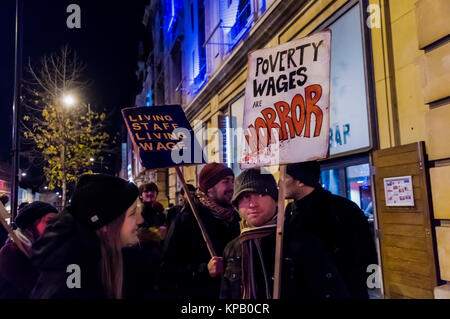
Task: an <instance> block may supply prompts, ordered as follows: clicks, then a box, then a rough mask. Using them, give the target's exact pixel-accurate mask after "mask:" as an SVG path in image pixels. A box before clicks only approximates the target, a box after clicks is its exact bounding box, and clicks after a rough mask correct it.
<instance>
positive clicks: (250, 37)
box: [125, 0, 450, 298]
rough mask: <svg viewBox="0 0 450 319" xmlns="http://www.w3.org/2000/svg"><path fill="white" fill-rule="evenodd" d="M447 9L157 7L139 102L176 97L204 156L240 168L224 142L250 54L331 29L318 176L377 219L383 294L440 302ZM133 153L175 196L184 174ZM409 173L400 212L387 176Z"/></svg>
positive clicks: (292, 0) (199, 3)
mask: <svg viewBox="0 0 450 319" xmlns="http://www.w3.org/2000/svg"><path fill="white" fill-rule="evenodd" d="M448 16H450V2H449V1H447V0H410V1H393V0H370V1H368V0H300V1H299V0H271V1H269V0H220V1H206V0H205V1H204V0H159V1H156V0H155V1H150V3H149V5H148V6H147V8H146V12H145V16H144V24H146V25H147V30H148V34H147V36H146V39H144V40H143V44H142V46H141V62H140V71H139V72H140V73H139V75H140V78H141V80H142V92H141V93H140V94H139V95H138V96H137V98H136V105H139V106H142V105H149V106H150V105H158V104H181V105H182V106H183V108H184V110H185V113H186V115H187V117H188V119H189V120H190V122H191V125H192V127H193V128H194V130H195V132H196V135H197V138H198V139H199V140H201V141H202V142H203V146H204V153H205V157H206V159H207V161H208V162H210V161H221V162H224V163H226V164H227V165H229V166H230V167H232V168H233V170H234V171H235V173H236V174H238V173H239V172H240V170H239V166H238V165H237V155H236V152H233V150H235V149H236V148H237V145H236V141H235V140H233V139H230V138H228V139H227V136H229V135H228V132H229V130H230V129H232V128H239V127H242V121H243V108H244V93H245V83H246V78H247V74H246V73H247V55H248V53H249V52H251V51H253V50H257V49H261V48H264V47H269V46H275V45H278V44H282V43H286V42H289V41H291V40H294V39H298V38H301V37H304V36H307V35H308V34H311V33H313V32H317V31H320V30H324V29H330V30H331V31H332V46H331V47H332V52H331V61H332V62H331V63H332V65H331V97H330V99H331V100H330V157H329V158H328V159H327V160H324V161H321V169H322V173H321V180H322V184H323V185H324V187H325V188H327V189H329V190H330V191H332V192H333V193H335V194H340V195H341V196H345V197H348V198H349V199H351V200H353V201H354V202H356V203H357V204H358V205H359V206H360V207H361V209H362V210H363V211H364V212H365V214H366V216H367V217H368V220H369V222H370V223H371V224H372V227H373V231H374V237H375V238H376V241H377V246H378V251H379V264H380V265H381V268H379V269H377V270H374V271H375V272H377V273H378V274H381V276H382V277H381V278H382V281H381V282H380V283H375V284H374V287H378V288H380V291H381V294H382V295H383V296H384V297H386V298H434V297H435V295H436V296H437V297H440V296H443V294H444V295H445V292H446V291H448V290H447V289H446V288H447V285H446V281H447V280H450V253H449V251H450V238H449V237H450V223H449V222H448V220H449V219H450V202H449V200H448V194H449V193H450V186H449V184H448V182H447V181H448V180H449V177H450V142H449V139H447V138H445V136H446V133H445V131H446V128H447V124H448V123H450V62H449V59H450V45H449V41H448V39H449V34H450V24H448V23H447V17H448ZM217 135H221V138H216V137H217ZM131 148H132V147H131V144H130V143H128V145H126V151H125V153H126V155H127V158H128V159H127V163H126V165H128V168H130V170H129V172H128V173H127V175H126V176H127V177H131V178H134V180H136V181H143V180H153V181H156V182H157V183H158V185H159V186H160V195H159V199H160V200H161V201H162V202H163V203H165V204H168V203H169V202H172V203H174V202H175V198H176V196H175V193H176V191H177V190H179V189H180V186H179V182H178V181H177V178H176V174H175V172H174V171H173V170H172V169H168V170H157V171H155V172H144V171H143V170H142V168H141V167H140V166H139V163H137V162H136V159H135V157H134V156H133V152H132V150H131ZM200 169H201V166H188V167H184V169H183V173H184V176H185V179H186V181H187V182H188V183H192V184H194V185H196V184H197V180H198V172H199V171H200ZM275 175H276V174H275ZM404 176H411V179H410V181H411V185H410V186H411V187H412V189H411V191H412V192H413V200H414V204H413V205H412V206H411V205H410V206H392V205H391V204H390V201H389V200H388V196H387V195H386V194H387V191H388V186H387V185H388V184H386V180H385V178H394V177H404ZM385 188H386V189H385ZM375 281H376V280H375ZM436 287H438V288H436Z"/></svg>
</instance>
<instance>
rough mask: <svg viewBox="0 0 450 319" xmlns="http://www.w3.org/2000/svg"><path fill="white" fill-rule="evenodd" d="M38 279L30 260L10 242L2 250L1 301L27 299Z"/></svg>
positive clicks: (0, 271)
mask: <svg viewBox="0 0 450 319" xmlns="http://www.w3.org/2000/svg"><path fill="white" fill-rule="evenodd" d="M36 279H37V273H36V271H35V269H34V268H33V266H32V265H31V262H30V259H28V257H26V256H25V255H24V253H23V252H22V251H21V250H20V249H19V247H17V245H16V244H15V243H14V242H12V241H8V243H6V245H5V246H3V248H2V249H1V250H0V299H26V298H28V295H29V294H30V292H31V290H32V289H33V286H34V284H35V282H36Z"/></svg>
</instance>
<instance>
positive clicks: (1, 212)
mask: <svg viewBox="0 0 450 319" xmlns="http://www.w3.org/2000/svg"><path fill="white" fill-rule="evenodd" d="M8 215H9V214H8V212H7V211H6V209H5V206H3V203H2V202H0V223H1V224H2V225H3V227H4V228H5V229H6V231H7V232H8V235H9V236H10V237H11V239H12V241H13V242H14V243H15V244H16V245H17V247H19V249H20V250H21V251H22V252H23V253H24V254H25V256H27V257H28V258H30V255H29V254H28V252H27V251H26V250H25V248H24V247H23V245H22V242H21V241H20V239H19V237H17V235H16V233H15V232H14V231H13V230H12V228H11V227H9V225H8V224H7V223H6V220H5V219H4V218H3V216H8Z"/></svg>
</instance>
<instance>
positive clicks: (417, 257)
mask: <svg viewBox="0 0 450 319" xmlns="http://www.w3.org/2000/svg"><path fill="white" fill-rule="evenodd" d="M424 158H425V152H424V144H423V142H420V143H413V144H409V145H402V146H399V147H394V148H390V149H385V150H377V151H375V152H374V153H373V163H374V166H375V168H376V170H375V176H374V180H375V192H376V201H377V218H378V227H379V234H380V246H381V258H382V267H383V277H384V278H383V280H384V287H385V297H386V298H433V289H434V287H435V286H436V284H437V279H436V266H435V256H434V251H433V242H432V236H431V218H430V211H429V207H430V197H429V192H428V189H427V183H426V180H427V170H426V167H425V162H424ZM398 176H412V182H413V187H414V207H387V206H386V201H385V196H384V178H388V177H398Z"/></svg>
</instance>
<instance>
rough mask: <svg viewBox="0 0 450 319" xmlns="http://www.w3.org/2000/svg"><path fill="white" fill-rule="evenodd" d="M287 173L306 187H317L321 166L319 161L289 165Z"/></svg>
mask: <svg viewBox="0 0 450 319" xmlns="http://www.w3.org/2000/svg"><path fill="white" fill-rule="evenodd" d="M286 173H287V174H289V175H290V176H291V177H292V178H293V179H295V180H298V181H300V182H302V183H303V184H305V185H308V186H311V187H315V186H316V185H317V183H318V182H319V178H320V165H319V163H318V162H317V161H309V162H303V163H295V164H288V165H287V167H286Z"/></svg>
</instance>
